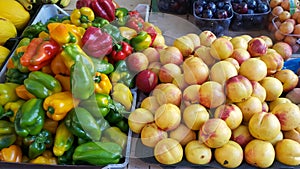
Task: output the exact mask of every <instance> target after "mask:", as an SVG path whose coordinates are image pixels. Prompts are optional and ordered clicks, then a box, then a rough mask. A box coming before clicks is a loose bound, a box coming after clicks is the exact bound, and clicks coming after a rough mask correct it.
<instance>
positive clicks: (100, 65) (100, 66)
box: [91, 57, 114, 75]
mask: <svg viewBox="0 0 300 169" xmlns="http://www.w3.org/2000/svg"><path fill="white" fill-rule="evenodd" d="M91 59H92V61H93V63H94V66H95V70H96V72H100V73H104V74H106V75H108V74H110V73H111V72H113V71H114V66H113V64H111V63H109V62H108V61H107V60H105V59H100V58H94V57H91Z"/></svg>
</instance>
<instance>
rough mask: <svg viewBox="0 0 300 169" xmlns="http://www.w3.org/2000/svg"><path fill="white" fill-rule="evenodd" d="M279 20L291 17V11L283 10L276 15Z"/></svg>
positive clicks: (282, 20)
mask: <svg viewBox="0 0 300 169" xmlns="http://www.w3.org/2000/svg"><path fill="white" fill-rule="evenodd" d="M278 18H279V20H280V22H284V21H285V20H287V19H289V18H291V13H290V12H289V11H287V10H284V11H283V12H281V13H280V14H279V15H278Z"/></svg>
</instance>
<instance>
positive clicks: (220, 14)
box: [217, 9, 228, 19]
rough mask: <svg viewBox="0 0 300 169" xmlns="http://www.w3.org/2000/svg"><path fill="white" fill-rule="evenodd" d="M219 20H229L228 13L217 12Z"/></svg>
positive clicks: (221, 10)
mask: <svg viewBox="0 0 300 169" xmlns="http://www.w3.org/2000/svg"><path fill="white" fill-rule="evenodd" d="M217 18H218V19H226V18H228V13H227V11H225V10H224V9H219V10H217Z"/></svg>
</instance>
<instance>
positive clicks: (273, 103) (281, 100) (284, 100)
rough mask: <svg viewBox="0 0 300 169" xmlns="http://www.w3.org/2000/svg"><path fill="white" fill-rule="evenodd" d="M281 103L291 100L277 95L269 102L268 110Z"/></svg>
mask: <svg viewBox="0 0 300 169" xmlns="http://www.w3.org/2000/svg"><path fill="white" fill-rule="evenodd" d="M282 103H291V100H290V99H288V98H285V97H279V98H277V99H275V100H274V101H271V102H269V111H272V110H273V109H274V107H276V106H277V105H279V104H282Z"/></svg>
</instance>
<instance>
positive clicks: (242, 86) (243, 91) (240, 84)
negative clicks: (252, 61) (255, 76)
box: [225, 75, 253, 102]
mask: <svg viewBox="0 0 300 169" xmlns="http://www.w3.org/2000/svg"><path fill="white" fill-rule="evenodd" d="M252 91H253V88H252V84H251V82H250V81H249V80H248V79H247V78H246V77H245V76H242V75H236V76H233V77H231V78H229V79H228V80H227V81H226V83H225V94H226V96H227V98H228V99H229V100H230V101H232V102H241V101H244V100H246V99H248V98H249V97H250V96H251V94H252Z"/></svg>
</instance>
